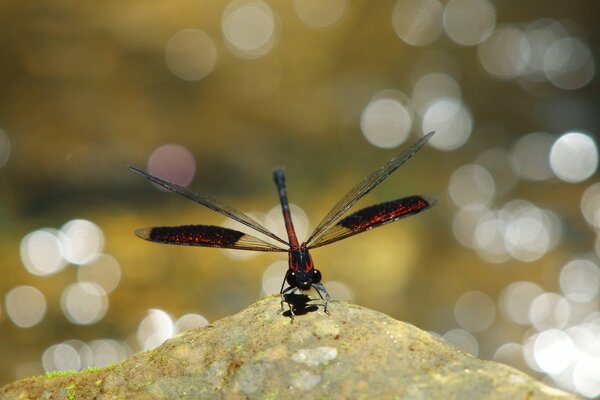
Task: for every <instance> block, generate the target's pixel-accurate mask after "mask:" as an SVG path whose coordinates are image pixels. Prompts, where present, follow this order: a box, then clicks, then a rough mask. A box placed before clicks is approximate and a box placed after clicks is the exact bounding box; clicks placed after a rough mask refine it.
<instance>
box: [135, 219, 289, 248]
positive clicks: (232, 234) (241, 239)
mask: <svg viewBox="0 0 600 400" xmlns="http://www.w3.org/2000/svg"><path fill="white" fill-rule="evenodd" d="M135 234H136V235H138V236H139V237H141V238H142V239H146V240H149V241H151V242H157V243H165V244H176V245H179V246H202V247H219V248H223V249H238V250H254V251H287V250H286V249H282V248H279V247H277V246H273V245H272V244H269V243H267V242H265V241H263V240H261V239H259V238H256V237H254V236H252V235H248V234H246V233H243V232H240V231H236V230H233V229H228V228H223V227H220V226H210V225H184V226H161V227H155V228H141V229H138V230H136V231H135Z"/></svg>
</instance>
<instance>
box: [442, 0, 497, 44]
mask: <svg viewBox="0 0 600 400" xmlns="http://www.w3.org/2000/svg"><path fill="white" fill-rule="evenodd" d="M443 21H444V29H445V30H446V33H447V34H448V36H449V37H450V39H452V40H454V41H455V42H456V43H458V44H461V45H463V46H473V45H476V44H478V43H481V42H483V41H484V40H485V39H487V38H488V37H489V36H490V35H491V34H492V32H493V30H494V26H495V24H496V10H495V8H494V6H493V5H492V4H491V3H490V2H489V1H488V0H450V1H448V3H447V4H446V7H445V8H444V19H443Z"/></svg>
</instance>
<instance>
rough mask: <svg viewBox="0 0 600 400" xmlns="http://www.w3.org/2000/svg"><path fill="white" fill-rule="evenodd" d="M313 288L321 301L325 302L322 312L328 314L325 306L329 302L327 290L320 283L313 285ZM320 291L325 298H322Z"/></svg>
mask: <svg viewBox="0 0 600 400" xmlns="http://www.w3.org/2000/svg"><path fill="white" fill-rule="evenodd" d="M313 287H314V288H315V290H316V291H317V294H318V295H319V297H320V298H321V300H324V301H325V307H324V308H323V311H325V312H326V313H327V314H329V311H328V310H327V305H328V304H329V300H331V297H329V292H327V289H325V286H323V284H322V283H313ZM321 291H322V292H323V293H325V298H323V295H322V294H321Z"/></svg>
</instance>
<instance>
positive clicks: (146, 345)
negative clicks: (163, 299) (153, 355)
mask: <svg viewBox="0 0 600 400" xmlns="http://www.w3.org/2000/svg"><path fill="white" fill-rule="evenodd" d="M174 333H175V324H174V323H173V319H172V318H171V316H170V315H169V314H167V313H166V312H165V311H163V310H159V309H152V310H149V311H148V315H147V316H146V317H145V318H144V319H143V320H142V321H141V322H140V324H139V325H138V329H137V340H138V343H139V345H140V347H141V348H142V349H143V350H148V349H152V348H154V347H156V346H159V345H160V344H162V343H163V342H164V341H165V340H167V339H169V338H170V337H172V336H173V335H174Z"/></svg>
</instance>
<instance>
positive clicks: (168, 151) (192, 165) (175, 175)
mask: <svg viewBox="0 0 600 400" xmlns="http://www.w3.org/2000/svg"><path fill="white" fill-rule="evenodd" d="M148 172H149V173H150V174H152V175H154V176H157V177H159V178H162V179H165V180H167V181H170V182H173V183H176V184H178V185H180V186H184V187H185V186H187V185H189V184H190V182H191V181H192V179H193V178H194V175H195V174H196V160H195V159H194V156H193V155H192V153H191V152H190V151H189V150H188V149H186V148H185V147H183V146H181V145H178V144H165V145H162V146H160V147H159V148H157V149H156V150H154V152H153V153H152V155H151V156H150V159H149V160H148Z"/></svg>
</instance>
